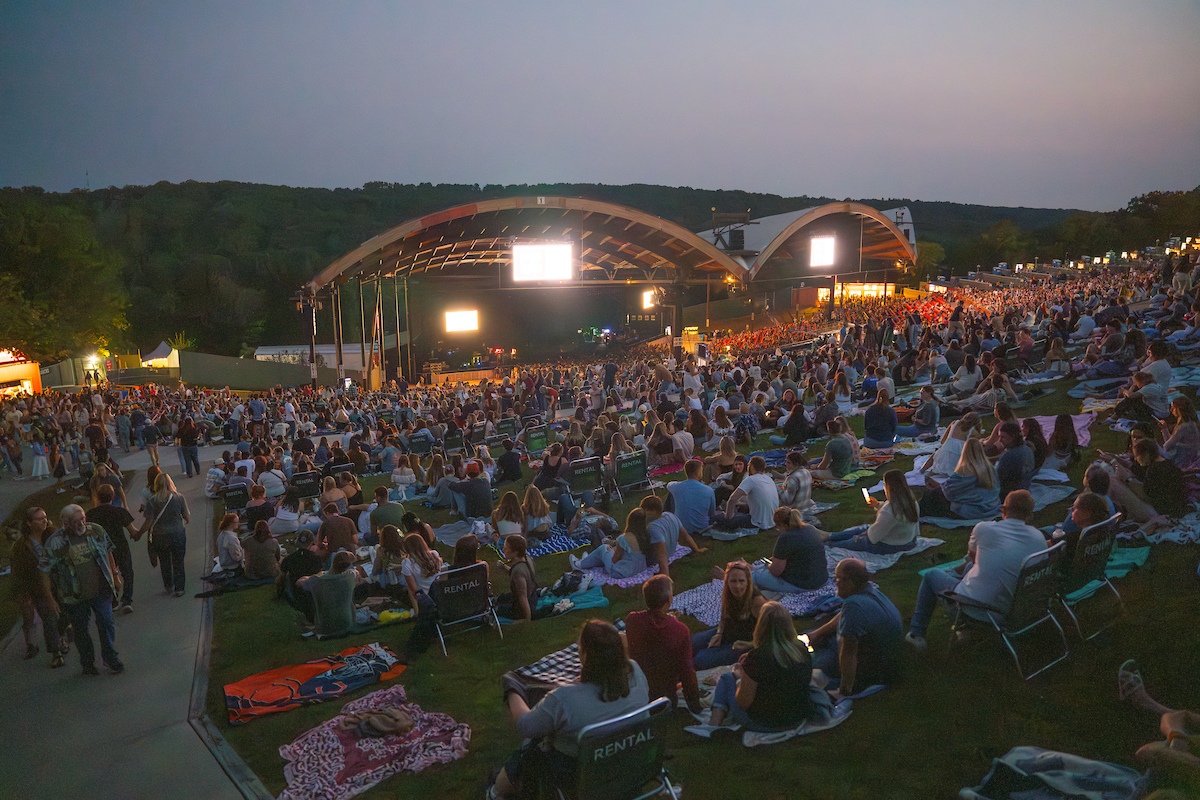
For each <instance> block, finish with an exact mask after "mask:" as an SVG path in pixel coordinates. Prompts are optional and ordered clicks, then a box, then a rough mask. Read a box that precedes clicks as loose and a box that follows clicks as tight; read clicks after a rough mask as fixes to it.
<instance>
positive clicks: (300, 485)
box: [292, 470, 321, 500]
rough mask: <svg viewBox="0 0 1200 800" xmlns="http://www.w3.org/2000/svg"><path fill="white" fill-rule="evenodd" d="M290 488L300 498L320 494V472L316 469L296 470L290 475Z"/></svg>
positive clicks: (303, 498) (304, 498)
mask: <svg viewBox="0 0 1200 800" xmlns="http://www.w3.org/2000/svg"><path fill="white" fill-rule="evenodd" d="M292 488H293V489H295V490H296V492H297V494H298V495H299V496H300V499H301V500H307V499H308V498H310V497H317V496H318V495H320V494H321V473H320V472H317V471H316V470H311V471H309V472H297V473H296V474H295V475H293V476H292Z"/></svg>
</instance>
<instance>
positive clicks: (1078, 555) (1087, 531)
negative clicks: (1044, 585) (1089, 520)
mask: <svg viewBox="0 0 1200 800" xmlns="http://www.w3.org/2000/svg"><path fill="white" fill-rule="evenodd" d="M1116 520H1117V517H1116V516H1114V517H1112V518H1111V519H1107V520H1105V521H1104V522H1099V523H1097V524H1095V525H1090V526H1088V527H1087V528H1084V529H1083V531H1081V532H1080V534H1079V543H1078V544H1076V545H1075V557H1074V558H1073V559H1072V560H1071V564H1070V568H1069V569H1068V570H1067V578H1066V585H1065V586H1063V589H1062V591H1063V593H1064V594H1070V593H1071V592H1074V591H1076V590H1077V589H1082V588H1083V587H1084V586H1087V585H1088V584H1089V583H1091V582H1092V581H1098V580H1100V579H1101V578H1103V577H1104V570H1105V569H1106V568H1107V567H1108V557H1109V556H1110V555H1111V554H1112V549H1113V545H1114V544H1116V534H1117V530H1116V529H1117V525H1116Z"/></svg>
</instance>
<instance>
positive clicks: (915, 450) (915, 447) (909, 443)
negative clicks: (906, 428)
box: [892, 428, 946, 456]
mask: <svg viewBox="0 0 1200 800" xmlns="http://www.w3.org/2000/svg"><path fill="white" fill-rule="evenodd" d="M945 432H946V429H945V428H938V438H937V439H936V440H935V441H932V442H920V441H917V440H916V439H912V440H909V439H905V440H903V441H899V442H896V446H895V447H893V448H892V450H893V451H895V453H896V455H898V456H919V455H932V454H934V453H936V452H937V449H938V448H939V447H941V443H942V434H943V433H945Z"/></svg>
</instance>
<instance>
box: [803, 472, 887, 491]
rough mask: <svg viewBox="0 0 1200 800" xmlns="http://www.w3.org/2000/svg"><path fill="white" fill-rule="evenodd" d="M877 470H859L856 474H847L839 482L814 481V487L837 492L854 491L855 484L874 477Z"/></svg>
mask: <svg viewBox="0 0 1200 800" xmlns="http://www.w3.org/2000/svg"><path fill="white" fill-rule="evenodd" d="M874 475H875V470H873V469H859V470H855V471H854V472H847V473H846V474H845V475H843V476H842V477H841V478H840V479H839V480H836V481H813V487H814V488H817V489H833V490H835V491H838V490H841V489H852V488H854V484H856V483H858V482H859V481H861V480H862V479H863V478H868V477H873V476H874Z"/></svg>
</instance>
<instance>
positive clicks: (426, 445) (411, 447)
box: [408, 436, 433, 456]
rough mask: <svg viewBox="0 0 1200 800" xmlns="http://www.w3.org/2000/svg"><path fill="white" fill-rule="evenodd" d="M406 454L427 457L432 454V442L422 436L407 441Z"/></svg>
mask: <svg viewBox="0 0 1200 800" xmlns="http://www.w3.org/2000/svg"><path fill="white" fill-rule="evenodd" d="M408 452H409V454H410V455H414V456H427V455H429V454H430V453H432V452H433V442H432V441H430V440H429V439H426V438H425V437H424V436H421V437H419V438H412V439H409V440H408Z"/></svg>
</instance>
